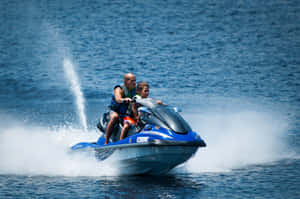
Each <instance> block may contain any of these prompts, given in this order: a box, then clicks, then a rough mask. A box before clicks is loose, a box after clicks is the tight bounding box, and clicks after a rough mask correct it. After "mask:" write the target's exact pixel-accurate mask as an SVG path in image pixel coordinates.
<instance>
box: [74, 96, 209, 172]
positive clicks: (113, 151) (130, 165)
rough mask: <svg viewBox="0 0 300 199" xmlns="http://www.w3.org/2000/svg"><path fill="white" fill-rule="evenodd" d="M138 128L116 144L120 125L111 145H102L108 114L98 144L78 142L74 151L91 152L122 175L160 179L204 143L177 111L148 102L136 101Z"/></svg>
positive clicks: (177, 109) (102, 125)
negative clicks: (155, 176) (148, 176)
mask: <svg viewBox="0 0 300 199" xmlns="http://www.w3.org/2000/svg"><path fill="white" fill-rule="evenodd" d="M136 103H137V104H138V105H139V106H140V107H139V108H138V113H139V117H140V121H141V124H139V125H138V126H133V127H131V128H130V130H129V131H128V134H127V137H126V138H125V139H122V140H119V138H120V133H121V131H122V124H121V122H119V123H118V124H116V125H115V127H114V131H113V133H112V136H111V138H110V142H109V144H107V145H104V142H105V132H106V126H107V124H108V121H109V112H105V113H104V114H103V116H102V117H101V118H100V120H99V123H98V124H97V127H98V129H99V130H100V131H101V132H102V136H100V138H99V139H98V141H97V142H94V143H90V142H81V143H78V144H76V145H74V146H72V147H71V150H72V151H73V152H75V151H93V152H94V154H95V157H96V158H97V159H98V160H99V161H112V162H113V165H114V167H115V166H117V167H118V170H119V171H120V173H122V174H128V175H132V174H133V175H138V174H150V175H160V174H164V173H167V172H168V171H170V170H171V169H172V168H174V167H176V166H177V165H179V164H182V163H184V162H185V161H187V160H188V159H189V158H191V157H192V156H193V155H194V154H195V153H196V151H197V150H198V148H199V147H205V146H206V143H205V142H204V140H203V139H202V138H201V137H200V135H199V134H197V133H196V132H195V131H193V130H192V128H191V127H190V126H189V124H188V123H187V122H186V121H185V120H184V119H183V118H182V116H181V115H180V114H179V112H180V111H181V110H180V109H179V108H175V107H171V106H168V105H161V104H157V103H156V101H155V100H153V99H151V98H145V99H137V100H136Z"/></svg>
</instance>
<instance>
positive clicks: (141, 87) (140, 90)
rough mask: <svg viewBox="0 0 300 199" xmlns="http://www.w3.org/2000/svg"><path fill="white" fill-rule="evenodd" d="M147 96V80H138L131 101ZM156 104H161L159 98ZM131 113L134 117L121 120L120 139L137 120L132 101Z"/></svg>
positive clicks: (134, 105) (135, 109) (134, 104)
mask: <svg viewBox="0 0 300 199" xmlns="http://www.w3.org/2000/svg"><path fill="white" fill-rule="evenodd" d="M148 96H149V84H148V83H147V82H139V83H138V85H137V87H136V95H135V96H134V97H133V98H132V99H133V101H134V100H135V99H141V98H147V97H148ZM156 103H157V104H162V102H161V101H160V100H157V101H156ZM131 108H132V113H133V117H134V119H132V118H130V117H125V118H124V120H123V122H124V125H123V130H122V132H121V135H120V140H122V139H124V138H125V137H126V136H127V133H128V130H129V128H130V127H131V125H135V124H137V123H138V122H139V116H138V112H137V104H136V103H134V102H132V103H131Z"/></svg>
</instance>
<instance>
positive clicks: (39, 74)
mask: <svg viewBox="0 0 300 199" xmlns="http://www.w3.org/2000/svg"><path fill="white" fill-rule="evenodd" d="M0 10H1V12H0V33H1V34H0V80H1V81H0V198H79V197H84V198H299V196H300V191H299V188H298V187H300V172H299V168H300V161H299V153H300V148H299V146H300V132H299V130H300V125H299V122H300V109H299V108H300V92H299V91H300V56H299V52H300V36H299V35H300V24H299V21H300V14H299V13H300V3H299V1H297V0H289V1H281V0H271V1H266V2H265V1H258V0H252V1H231V0H226V1H202V0H199V1H193V0H189V1H187V0H179V1H175V0H166V1H161V0H157V1H156V0H152V1H141V0H133V1H122V0H117V1H106V0H101V1H92V0H89V1H78V0H75V1H46V0H42V1H35V0H30V1H18V0H4V1H1V3H0ZM66 63H68V64H69V65H70V66H71V68H73V69H74V70H75V71H74V72H75V76H74V75H72V73H71V75H68V74H70V73H69V72H71V69H68V67H67V68H66ZM66 70H67V71H66ZM127 72H132V73H134V74H135V75H136V77H137V81H142V80H143V81H147V82H148V83H149V84H150V96H151V97H153V98H156V99H161V100H162V101H165V102H166V103H168V104H170V105H174V106H178V107H180V108H181V109H182V110H183V112H182V115H183V116H184V118H185V119H186V120H187V121H188V122H189V124H190V125H191V126H192V128H193V129H194V130H195V131H196V132H198V133H199V134H200V135H201V136H202V137H203V139H204V140H205V141H206V142H207V144H208V146H207V147H206V148H205V149H199V151H198V152H197V153H196V155H195V156H194V157H193V158H192V159H190V160H189V161H188V162H187V163H185V164H184V165H180V166H179V167H177V168H175V169H174V170H172V171H171V172H170V173H169V174H167V175H165V176H122V175H119V174H118V172H117V171H116V170H115V169H114V168H113V165H109V164H105V163H99V162H97V161H96V160H95V159H94V158H93V157H90V156H82V155H78V156H77V155H70V154H69V153H68V148H69V146H70V145H72V144H74V143H76V142H79V141H89V140H91V141H94V140H96V139H97V137H98V136H99V134H98V133H97V131H96V128H95V124H96V122H97V120H98V117H99V116H100V114H101V113H102V112H103V111H104V110H105V109H106V106H107V104H108V102H109V100H110V97H111V93H112V89H113V86H114V85H115V84H119V83H121V82H122V78H123V75H124V74H125V73H127ZM75 79H77V81H76V82H75V84H73V83H72V80H75ZM74 85H75V87H76V86H80V87H79V88H80V91H78V90H77V91H76V89H75V90H74ZM70 88H71V89H70ZM72 88H73V89H72ZM80 92H81V93H82V98H81V99H82V101H83V102H84V103H82V101H80V98H78V96H80V95H81V94H80ZM80 103H81V105H83V106H82V107H81V108H80ZM82 114H84V116H85V117H86V122H87V131H84V130H83V129H84V127H83V124H84V123H83V122H82V120H85V119H83V118H84V117H82Z"/></svg>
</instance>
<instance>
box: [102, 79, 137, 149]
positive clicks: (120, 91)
mask: <svg viewBox="0 0 300 199" xmlns="http://www.w3.org/2000/svg"><path fill="white" fill-rule="evenodd" d="M135 85H136V77H135V75H134V74H132V73H127V74H125V75H124V84H123V85H117V86H115V87H114V93H113V96H112V99H111V103H110V106H109V108H110V109H111V111H110V120H109V122H108V124H107V128H106V133H105V143H104V144H108V142H109V138H110V136H111V134H112V131H113V129H114V126H115V124H116V123H117V122H119V117H124V116H125V115H126V114H127V111H128V109H129V103H130V102H131V99H132V98H133V96H135V94H136V87H135Z"/></svg>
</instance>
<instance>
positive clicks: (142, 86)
mask: <svg viewBox="0 0 300 199" xmlns="http://www.w3.org/2000/svg"><path fill="white" fill-rule="evenodd" d="M144 87H148V88H149V84H148V83H147V82H139V83H138V84H137V87H136V91H137V92H141V91H142V90H143V88H144Z"/></svg>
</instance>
